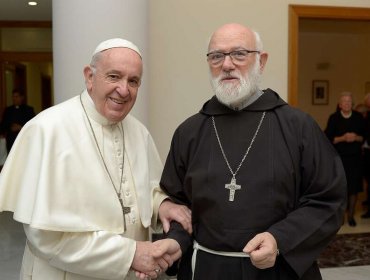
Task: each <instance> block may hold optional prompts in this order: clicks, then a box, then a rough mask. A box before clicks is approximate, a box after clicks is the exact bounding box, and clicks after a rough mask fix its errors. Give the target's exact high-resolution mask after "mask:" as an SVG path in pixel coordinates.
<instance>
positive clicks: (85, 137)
mask: <svg viewBox="0 0 370 280" xmlns="http://www.w3.org/2000/svg"><path fill="white" fill-rule="evenodd" d="M83 73H84V77H85V84H86V90H84V91H83V92H82V93H81V94H79V95H77V96H75V97H73V98H71V99H69V100H67V101H65V102H63V103H60V104H58V105H56V106H54V107H51V108H49V109H47V110H44V111H42V112H41V113H40V114H38V115H37V116H36V117H35V118H33V119H32V120H31V121H29V122H28V123H27V124H26V125H25V126H24V127H23V129H22V130H21V132H20V134H19V135H18V138H17V141H16V142H15V143H14V146H13V148H12V150H11V152H10V154H9V155H8V158H7V161H6V163H5V165H4V167H3V170H2V173H1V177H0V211H12V212H14V219H15V220H16V221H18V222H20V223H23V225H24V230H25V233H26V237H27V243H26V248H25V252H24V256H23V262H22V270H21V277H20V279H22V280H26V279H27V280H30V279H32V280H51V279H52V280H64V279H68V280H90V279H91V280H92V279H137V278H136V275H135V271H143V272H145V274H146V275H148V276H149V277H150V278H152V279H155V278H157V277H158V276H159V275H160V274H161V273H162V271H164V270H166V269H167V267H168V266H169V265H171V264H172V263H173V260H174V259H175V258H177V254H179V253H180V251H179V247H177V246H178V243H177V242H175V241H174V240H171V239H164V240H161V241H160V242H158V243H151V242H150V241H148V240H149V239H150V229H149V227H150V226H152V228H154V229H158V228H159V226H160V225H159V219H160V220H161V221H162V222H163V226H164V229H165V230H167V229H168V227H169V223H170V222H171V221H172V220H173V219H174V220H176V221H177V222H180V223H181V224H182V225H183V226H184V227H185V228H187V229H188V230H189V231H190V232H191V222H190V210H189V209H188V208H186V207H185V206H181V205H177V204H175V203H173V202H171V201H170V200H169V199H168V197H167V195H165V194H164V193H163V191H161V189H160V188H159V179H160V175H161V172H162V163H161V160H160V158H159V155H158V152H157V149H156V147H155V144H154V141H153V139H152V137H151V135H150V134H149V132H148V130H147V129H146V128H145V127H144V125H143V124H141V123H140V122H139V121H138V120H137V119H136V118H134V117H133V116H131V115H130V114H129V113H130V111H131V109H132V107H133V106H134V104H135V101H136V97H137V94H138V89H139V87H140V84H141V77H142V73H143V63H142V58H141V54H140V51H139V49H138V48H137V47H136V46H135V45H134V44H133V43H132V42H130V41H127V40H124V39H120V38H114V39H109V40H107V41H104V42H102V43H100V44H99V45H98V46H97V47H96V49H95V51H94V53H93V56H92V59H91V62H90V64H89V65H88V66H86V67H85V68H84V70H83ZM158 250H160V251H161V252H163V253H162V254H161V255H159V256H156V257H155V256H154V255H153V254H154V252H157V251H158Z"/></svg>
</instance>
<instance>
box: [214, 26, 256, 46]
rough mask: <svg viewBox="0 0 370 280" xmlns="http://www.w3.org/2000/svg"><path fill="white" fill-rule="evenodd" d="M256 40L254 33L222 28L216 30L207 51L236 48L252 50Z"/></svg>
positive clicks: (246, 30) (241, 29)
mask: <svg viewBox="0 0 370 280" xmlns="http://www.w3.org/2000/svg"><path fill="white" fill-rule="evenodd" d="M255 46H256V40H255V36H254V33H253V32H252V31H250V30H249V29H245V28H244V29H243V28H223V29H219V30H217V31H216V32H215V33H214V34H213V35H212V37H211V40H210V42H209V45H208V50H209V51H212V50H224V51H227V50H231V49H237V48H247V49H254V48H255Z"/></svg>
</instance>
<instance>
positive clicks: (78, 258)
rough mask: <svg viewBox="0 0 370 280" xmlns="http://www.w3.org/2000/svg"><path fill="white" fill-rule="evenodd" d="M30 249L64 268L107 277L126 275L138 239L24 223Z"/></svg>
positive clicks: (81, 273)
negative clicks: (45, 227) (57, 229)
mask: <svg viewBox="0 0 370 280" xmlns="http://www.w3.org/2000/svg"><path fill="white" fill-rule="evenodd" d="M23 227H24V230H25V233H26V236H27V240H28V245H29V247H30V250H31V251H32V253H33V254H34V255H36V256H37V257H39V258H41V259H44V260H46V261H48V262H49V264H50V265H52V266H54V267H56V268H59V269H61V270H64V271H68V272H72V273H75V274H80V275H84V276H89V277H95V278H103V279H124V278H125V277H126V275H127V273H128V271H129V269H130V267H131V263H132V260H133V258H134V255H135V250H136V241H135V240H133V239H129V238H125V237H122V236H121V235H118V234H114V233H110V232H106V231H95V232H57V231H46V230H40V229H35V228H32V227H30V226H29V225H27V224H24V225H23Z"/></svg>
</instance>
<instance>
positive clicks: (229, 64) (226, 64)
mask: <svg viewBox="0 0 370 280" xmlns="http://www.w3.org/2000/svg"><path fill="white" fill-rule="evenodd" d="M234 69H235V64H234V63H233V60H232V58H231V56H230V55H226V56H225V59H224V61H223V63H222V70H224V71H227V72H229V71H231V70H234Z"/></svg>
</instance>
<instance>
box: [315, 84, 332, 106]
mask: <svg viewBox="0 0 370 280" xmlns="http://www.w3.org/2000/svg"><path fill="white" fill-rule="evenodd" d="M312 104H313V105H327V104H329V81H328V80H313V81H312Z"/></svg>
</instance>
